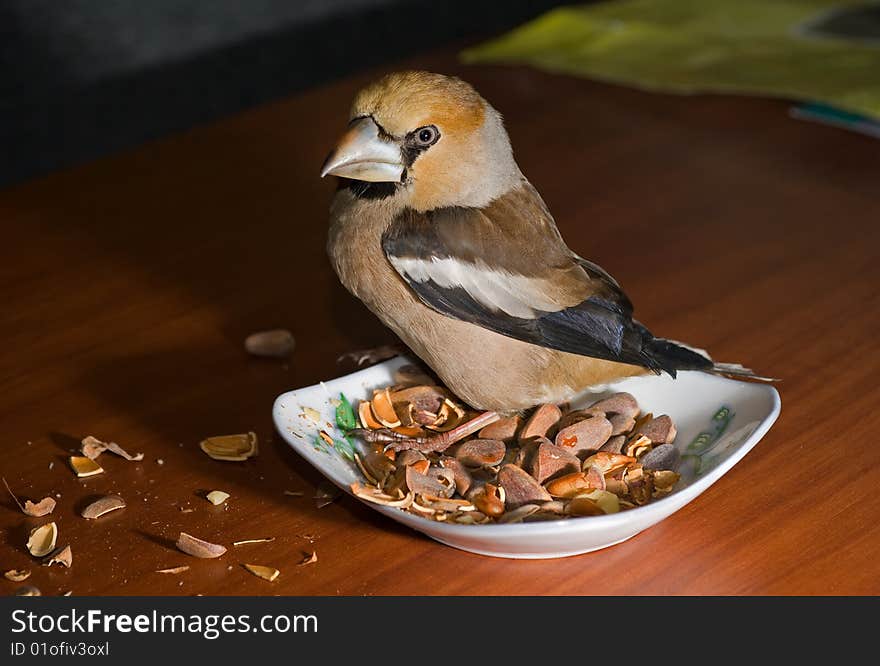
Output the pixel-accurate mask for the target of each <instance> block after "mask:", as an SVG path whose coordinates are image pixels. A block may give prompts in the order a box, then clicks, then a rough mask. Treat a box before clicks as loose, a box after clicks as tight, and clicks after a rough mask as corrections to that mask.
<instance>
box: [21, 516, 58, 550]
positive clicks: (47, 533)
mask: <svg viewBox="0 0 880 666" xmlns="http://www.w3.org/2000/svg"><path fill="white" fill-rule="evenodd" d="M57 539H58V526H57V525H56V524H55V523H54V522H52V523H46V524H45V525H40V526H39V527H35V528H34V529H32V530H31V533H30V535H29V536H28V540H27V549H28V552H29V553H30V554H31V555H33V556H34V557H45V556H46V555H48V554H49V553H51V552H52V551H53V550H55V542H56V540H57Z"/></svg>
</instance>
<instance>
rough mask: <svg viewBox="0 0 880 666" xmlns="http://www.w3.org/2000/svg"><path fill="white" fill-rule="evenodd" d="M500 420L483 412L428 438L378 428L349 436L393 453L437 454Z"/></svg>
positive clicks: (358, 430)
mask: <svg viewBox="0 0 880 666" xmlns="http://www.w3.org/2000/svg"><path fill="white" fill-rule="evenodd" d="M500 418H501V416H500V415H499V414H498V413H497V412H483V413H482V414H479V415H477V416H475V417H474V418H472V419H471V420H470V421H467V422H465V423H462V424H461V425H458V426H456V427H454V428H452V429H451V430H447V431H446V432H439V433H437V434H436V435H431V436H430V437H412V436H410V435H404V434H403V433H399V432H395V431H394V430H391V429H390V428H380V429H378V430H367V429H366V428H358V429H356V430H351V431H350V434H352V435H354V436H355V437H360V438H361V439H363V440H364V441H365V442H367V443H369V444H385V448H386V449H391V450H393V451H404V450H406V449H416V450H417V451H421V452H422V453H439V452H441V451H445V450H446V449H448V448H449V447H450V446H452V445H453V444H455V443H456V442H459V441H461V440H463V439H464V438H465V437H468V436H470V435H473V434H474V433H475V432H477V431H478V430H481V429H482V428H485V427H486V426H487V425H489V424H490V423H495V421H497V420H498V419H500Z"/></svg>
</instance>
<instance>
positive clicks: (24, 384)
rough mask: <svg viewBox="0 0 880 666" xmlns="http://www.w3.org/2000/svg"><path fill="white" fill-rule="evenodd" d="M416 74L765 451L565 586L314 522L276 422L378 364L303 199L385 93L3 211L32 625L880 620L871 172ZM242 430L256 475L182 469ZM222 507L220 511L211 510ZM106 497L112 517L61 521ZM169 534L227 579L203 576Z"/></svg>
mask: <svg viewBox="0 0 880 666" xmlns="http://www.w3.org/2000/svg"><path fill="white" fill-rule="evenodd" d="M403 66H418V67H423V68H431V69H435V70H438V71H444V72H449V73H457V74H459V75H461V76H463V77H465V78H467V79H468V80H469V81H471V82H472V83H474V84H475V85H476V87H477V88H478V89H479V90H480V91H481V92H482V93H483V94H484V95H485V96H486V97H487V98H488V99H489V100H490V101H491V102H492V103H493V104H494V105H495V106H496V107H497V108H498V109H499V110H500V111H501V112H502V113H503V114H504V116H505V118H506V122H507V126H508V128H509V131H510V134H511V137H512V140H513V144H514V148H515V151H516V155H517V158H518V161H519V163H520V166H521V167H522V169H523V171H524V172H525V173H526V174H527V175H528V177H529V178H530V179H531V180H532V181H533V182H534V183H535V185H536V186H537V187H538V189H539V190H540V191H541V193H542V194H543V196H544V198H545V199H546V201H547V202H548V204H549V206H550V208H551V210H552V211H553V213H554V215H555V216H556V219H557V221H558V224H559V227H560V229H561V230H562V233H563V235H564V236H565V237H566V240H567V241H568V242H569V245H570V246H571V247H572V248H573V249H574V250H575V251H577V252H578V253H580V254H582V255H584V256H586V257H589V258H590V259H593V260H595V261H597V262H598V263H600V264H601V265H603V266H604V267H605V268H606V269H608V270H609V271H610V272H611V273H612V274H613V275H615V276H616V277H617V278H618V279H619V281H620V282H621V283H622V285H623V286H624V288H625V289H626V290H627V291H628V293H629V294H630V296H631V297H632V299H633V301H634V302H635V304H636V310H637V314H638V316H639V318H640V319H641V320H642V321H643V322H645V323H646V324H647V325H648V326H649V327H650V328H651V329H652V330H653V331H654V332H655V333H657V334H659V335H663V336H666V337H671V338H675V339H681V340H687V341H689V342H691V343H694V344H698V345H700V346H704V347H706V348H708V349H710V350H711V351H712V352H713V354H714V355H715V356H716V357H717V358H719V359H721V360H725V361H738V362H742V363H744V364H746V365H748V366H750V367H753V368H755V369H756V370H757V371H759V372H761V373H766V374H769V375H772V376H776V377H780V378H781V379H782V381H781V382H780V384H779V385H778V386H779V390H780V392H781V395H782V405H783V407H782V415H781V417H780V419H779V421H778V422H777V424H776V425H775V426H774V427H773V428H772V430H771V431H770V432H769V434H768V435H767V436H766V437H765V438H764V440H762V441H761V442H760V444H759V445H758V446H757V447H756V448H755V449H754V450H753V451H752V452H751V453H749V454H748V456H746V458H745V459H744V460H743V461H742V462H741V463H739V464H738V465H736V467H734V468H733V470H732V471H731V472H730V473H728V474H727V475H726V476H725V477H724V478H723V479H721V481H719V482H718V483H717V484H715V485H714V486H713V487H712V488H711V489H710V490H709V491H707V492H706V493H705V494H703V495H702V496H700V497H699V498H698V499H697V500H696V501H694V502H693V503H691V504H689V505H688V506H687V507H685V508H684V509H682V510H681V511H679V512H678V513H676V514H674V515H673V516H671V517H670V518H668V519H667V520H665V521H663V522H662V523H660V524H658V525H657V526H655V527H653V528H651V529H649V530H647V531H646V532H644V533H642V534H640V535H639V536H637V537H635V538H633V539H631V540H629V541H627V542H625V543H622V544H620V545H617V546H614V547H612V548H610V549H607V550H604V551H600V552H596V553H592V554H588V555H583V556H579V557H571V558H566V559H558V560H545V561H514V560H501V559H492V558H487V557H481V556H477V555H472V554H469V553H464V552H459V551H457V550H454V549H452V548H449V547H446V546H443V545H440V544H438V543H435V542H433V541H431V540H429V539H428V538H426V537H423V536H422V535H420V534H417V533H415V532H412V531H409V530H407V529H405V528H403V527H402V526H400V525H398V524H396V523H394V522H392V521H390V520H387V519H385V518H383V517H382V516H380V515H378V514H377V513H375V512H374V511H372V510H371V509H369V508H367V507H365V506H362V505H360V504H359V503H358V502H356V501H354V500H352V499H350V498H344V499H342V500H340V501H338V502H336V503H334V504H332V505H330V506H328V507H325V508H321V509H318V508H317V507H316V506H315V502H314V500H313V499H312V496H313V494H314V492H315V489H316V487H317V485H318V483H319V482H320V480H321V477H320V476H319V475H318V474H317V473H316V472H315V471H314V470H312V469H311V468H310V467H309V466H308V465H307V464H306V463H305V462H304V461H302V460H300V459H299V458H298V457H297V456H296V455H295V454H294V453H293V452H292V451H291V450H290V449H289V448H288V447H287V446H285V445H284V444H283V442H282V441H281V439H280V437H278V436H277V435H276V434H274V433H273V427H272V422H271V416H270V410H271V406H272V402H273V399H274V398H275V397H276V396H277V395H278V394H279V393H281V392H283V391H285V390H288V389H292V388H296V387H300V386H304V385H308V384H312V383H314V382H316V381H318V380H322V379H328V378H332V377H334V376H337V375H339V374H342V373H344V372H348V371H350V370H351V369H352V366H351V365H338V364H337V362H336V358H337V356H338V355H339V354H341V353H343V352H346V351H350V350H354V349H360V348H365V347H370V346H374V345H378V344H383V343H388V342H393V341H394V340H393V338H392V336H391V334H390V333H389V332H388V331H386V330H385V329H384V328H383V327H382V326H381V325H380V324H379V323H378V322H377V321H376V320H375V319H374V318H373V317H372V316H371V315H370V314H369V313H368V312H367V311H366V310H365V309H364V308H363V307H362V306H361V305H360V304H359V303H358V302H355V301H354V300H353V299H352V298H351V297H349V296H348V295H347V294H346V293H345V292H344V291H343V290H342V288H341V287H340V286H339V284H338V283H337V281H336V278H335V276H334V275H333V273H332V271H331V269H330V266H329V264H328V261H327V259H326V257H325V253H324V243H325V236H326V230H327V207H328V202H329V199H330V196H331V193H332V189H333V183H331V182H328V181H322V180H320V179H319V178H318V168H319V166H320V164H321V162H322V160H323V158H324V156H325V155H326V153H327V151H328V150H329V148H330V147H331V146H332V144H333V143H334V140H335V139H336V137H337V135H338V134H339V133H340V131H341V130H342V128H343V127H344V124H345V120H346V113H347V109H348V105H349V102H350V100H351V98H352V96H353V94H354V93H355V91H356V90H357V89H358V88H359V87H360V86H361V85H363V84H364V83H365V82H367V81H368V80H370V79H371V78H372V77H374V76H376V75H377V74H379V73H381V72H379V71H373V72H369V73H365V74H363V75H359V76H355V77H352V78H350V79H347V80H344V81H341V82H338V83H335V84H333V85H329V86H326V87H323V88H320V89H316V90H313V91H310V92H308V93H306V94H302V95H299V96H297V97H294V98H291V99H288V100H284V101H281V102H279V103H275V104H272V105H269V106H265V107H261V108H258V109H255V110H252V111H249V112H247V113H243V114H241V115H239V116H237V117H234V118H231V119H228V120H225V121H223V122H220V123H218V124H215V125H212V126H209V127H204V128H198V129H195V130H193V131H190V132H188V133H185V134H181V135H176V136H173V137H170V138H168V139H167V140H163V141H159V142H155V143H152V144H150V145H146V146H144V147H142V148H140V149H139V150H136V151H134V152H131V153H127V154H124V155H120V156H117V157H113V158H109V159H103V160H100V161H98V162H95V163H92V164H88V165H85V166H82V167H79V168H77V169H74V170H72V171H69V172H64V173H59V174H56V175H53V176H51V177H48V178H45V179H42V180H39V181H36V182H31V183H28V184H25V185H23V186H20V187H17V188H15V189H12V190H7V191H4V192H0V229H2V242H0V304H2V307H0V423H2V431H0V437H2V444H0V474H2V476H4V477H5V478H6V479H7V480H8V482H9V484H10V485H11V486H12V488H13V489H14V490H15V492H16V494H17V495H19V496H20V497H21V498H30V499H34V500H38V499H40V498H42V497H44V496H47V495H51V496H54V497H56V498H57V500H58V507H57V508H56V510H55V512H54V514H53V515H52V518H53V519H54V520H56V521H57V524H58V526H59V528H60V538H59V545H64V544H68V543H69V544H70V545H71V546H72V549H73V556H74V559H73V566H72V568H71V569H69V570H67V569H62V568H60V567H52V568H46V567H42V566H40V564H39V562H38V561H37V560H35V559H33V558H31V557H30V555H29V554H28V553H27V550H26V549H25V546H24V544H25V541H26V538H27V533H28V531H29V529H30V528H31V527H33V526H35V525H37V524H40V523H43V522H46V520H48V519H47V518H43V519H32V518H27V517H25V516H23V515H22V514H21V513H20V512H19V511H18V510H17V508H16V507H15V505H14V504H13V502H12V500H11V498H9V497H7V496H5V495H4V496H3V497H2V499H0V528H2V534H0V567H2V569H3V570H4V571H5V570H7V569H13V568H30V569H31V570H32V571H33V574H32V576H31V578H30V579H29V580H28V582H29V583H33V584H34V585H36V586H37V587H39V588H40V589H41V590H42V592H43V594H46V595H55V594H61V593H63V592H66V591H72V593H73V594H75V595H87V594H99V595H154V594H156V595H158V594H162V595H165V594H171V595H177V594H183V595H192V594H206V595H217V594H233V595H272V594H282V595H300V594H302V595H313V594H326V595H335V594H344V595H365V594H366V595H379V594H419V595H425V594H466V595H468V594H469V595H487V594H493V595H494V594H498V595H507V594H527V595H541V594H614V595H619V594H873V593H878V592H880V558H878V557H877V554H876V553H877V551H878V549H880V527H878V521H880V493H878V488H880V444H878V442H877V433H878V431H880V428H878V426H880V420H878V417H877V409H878V406H880V389H878V387H877V383H878V382H877V378H878V371H880V368H878V346H877V331H878V328H880V316H878V310H880V298H878V273H877V268H876V257H877V248H878V246H880V231H878V229H880V143H878V142H877V141H872V140H870V139H867V138H863V137H859V136H856V135H853V134H848V133H845V132H843V131H840V130H836V129H830V128H824V127H820V126H815V125H811V124H807V123H803V122H798V121H794V120H791V119H789V118H788V117H787V115H786V109H787V106H786V104H785V103H783V102H779V101H766V100H756V99H744V98H734V97H710V96H698V97H672V96H663V95H655V94H646V93H641V92H636V91H633V90H627V89H623V88H617V87H613V86H607V85H601V84H597V83H591V82H587V81H583V80H577V79H574V78H568V77H562V76H553V75H549V74H546V73H541V72H537V71H533V70H529V69H525V68H517V67H463V66H461V65H458V64H457V63H456V60H455V55H454V51H452V50H449V51H445V52H440V53H435V54H433V55H429V56H425V57H422V58H419V59H416V60H413V61H411V62H407V63H398V65H397V67H389V68H387V69H389V70H390V69H395V68H398V67H403ZM383 71H384V70H383ZM272 327H285V328H289V329H290V330H292V331H293V332H294V334H295V336H296V339H297V348H296V351H295V353H294V354H293V356H292V357H291V359H290V360H289V362H281V361H267V360H260V359H255V358H251V357H249V356H248V355H247V354H246V353H245V352H244V350H243V347H242V341H243V339H244V338H245V336H246V335H248V334H249V333H251V332H253V331H257V330H262V329H266V328H272ZM248 430H253V431H255V432H256V433H257V434H258V435H259V437H260V440H261V444H262V445H261V449H260V455H259V457H258V458H256V459H253V460H250V461H247V462H244V463H224V462H217V461H214V460H211V459H209V458H207V457H206V456H205V455H204V454H203V453H202V452H201V451H200V450H199V448H198V442H199V441H200V440H201V439H202V438H204V437H206V436H209V435H215V434H224V433H235V432H244V431H248ZM89 434H91V435H95V436H96V437H99V438H101V439H106V440H113V441H115V442H118V443H119V444H121V445H122V446H124V447H126V448H127V449H129V450H130V451H141V452H143V453H144V454H145V459H144V460H143V461H142V462H140V463H134V462H126V461H125V460H123V459H121V458H116V457H113V456H110V455H108V454H105V455H104V456H102V458H101V464H102V465H104V467H105V469H106V473H105V474H103V475H101V476H97V477H94V478H90V479H84V480H80V479H77V478H75V477H74V475H73V474H72V472H71V470H70V469H69V467H68V466H67V463H66V460H67V457H68V455H69V454H70V451H71V450H72V449H75V448H76V447H77V446H78V444H79V441H80V440H81V439H82V438H83V437H84V436H85V435H89ZM160 461H161V464H160ZM213 489H219V490H224V491H226V492H228V493H230V495H231V498H230V499H229V501H228V502H227V503H226V504H225V505H223V506H218V507H215V506H212V505H211V504H209V503H208V502H207V501H205V500H204V499H203V498H202V496H201V493H203V492H204V491H206V490H213ZM286 490H287V491H301V492H302V493H304V495H303V496H302V497H294V496H290V495H285V492H284V491H286ZM109 492H115V493H119V494H120V495H122V496H123V497H124V498H125V499H126V501H127V502H128V507H127V508H126V509H124V510H123V511H120V512H116V513H115V514H111V515H107V516H105V517H103V518H100V519H98V520H96V521H87V520H84V519H82V518H81V517H79V511H80V510H81V509H82V507H83V506H84V505H85V504H86V503H87V502H88V501H89V500H90V499H91V498H94V497H95V496H97V495H100V494H103V493H109ZM182 508H191V509H193V511H191V512H183V511H181V509H182ZM180 531H185V532H189V533H191V534H194V535H196V536H199V537H202V538H204V539H208V540H211V541H216V542H221V543H224V544H226V545H229V546H230V550H229V552H228V553H227V554H226V555H224V556H223V557H221V558H219V559H217V560H196V559H193V558H191V557H189V556H187V555H184V554H183V553H180V552H178V551H177V550H176V549H175V548H174V545H173V544H174V540H175V539H176V537H177V535H178V533H179V532H180ZM269 536H272V537H276V538H275V540H274V541H273V542H271V543H265V544H253V545H249V546H241V547H237V548H233V547H231V542H232V541H234V540H239V539H247V538H256V537H269ZM312 551H315V552H316V553H317V556H318V561H317V562H316V563H313V564H308V565H304V566H298V564H299V563H300V562H301V560H302V559H303V558H304V556H305V555H306V554H308V553H311V552H312ZM243 563H254V564H265V565H271V566H274V567H277V568H278V569H280V570H281V576H280V577H279V578H278V579H277V580H276V581H275V582H273V583H269V582H266V581H263V580H260V579H258V578H256V577H254V576H252V575H251V574H249V573H248V572H247V571H245V570H244V569H243V568H242V566H241V565H242V564H243ZM184 564H188V565H190V567H191V568H190V569H189V571H186V572H185V573H182V574H178V575H172V574H160V573H154V572H155V570H157V569H161V568H164V567H173V566H178V565H184ZM16 587H18V584H15V583H11V582H8V581H5V580H2V579H0V593H4V594H11V593H12V592H13V591H14V590H15V589H16Z"/></svg>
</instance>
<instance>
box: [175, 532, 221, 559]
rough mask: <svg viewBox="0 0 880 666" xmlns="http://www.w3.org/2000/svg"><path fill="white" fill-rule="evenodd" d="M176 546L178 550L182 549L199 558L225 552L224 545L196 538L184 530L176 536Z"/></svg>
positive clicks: (211, 556) (219, 554) (215, 555)
mask: <svg viewBox="0 0 880 666" xmlns="http://www.w3.org/2000/svg"><path fill="white" fill-rule="evenodd" d="M176 546H177V548H178V550H181V551H183V552H184V553H186V554H187V555H192V556H193V557H201V558H214V557H220V556H221V555H223V553H225V552H226V547H225V546H221V545H220V544H216V543H211V542H209V541H204V540H202V539H198V538H196V537H194V536H192V535H191V534H187V533H186V532H181V533H180V536H179V537H178V538H177V543H176Z"/></svg>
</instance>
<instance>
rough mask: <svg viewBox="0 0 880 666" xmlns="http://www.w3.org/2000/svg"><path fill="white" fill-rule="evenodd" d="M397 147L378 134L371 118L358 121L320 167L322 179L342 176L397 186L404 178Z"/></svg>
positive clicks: (376, 126) (391, 141)
mask: <svg viewBox="0 0 880 666" xmlns="http://www.w3.org/2000/svg"><path fill="white" fill-rule="evenodd" d="M403 169H404V166H403V164H402V162H401V156H400V146H399V145H398V144H397V143H396V142H394V141H393V140H389V139H384V138H382V137H381V136H380V135H379V126H378V125H376V123H375V121H373V119H372V118H369V117H367V118H358V119H357V120H355V121H354V122H353V123H352V124H351V126H350V127H349V128H348V131H347V132H346V133H345V134H344V135H343V136H342V138H341V139H340V140H339V143H338V144H337V145H336V148H334V149H333V151H332V152H331V153H330V155H329V156H328V157H327V159H326V161H325V162H324V166H322V167H321V178H323V177H324V176H328V175H329V176H341V177H342V178H351V179H353V180H366V181H369V182H371V183H397V182H400V179H401V177H402V176H403Z"/></svg>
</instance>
